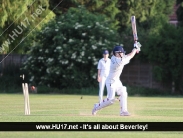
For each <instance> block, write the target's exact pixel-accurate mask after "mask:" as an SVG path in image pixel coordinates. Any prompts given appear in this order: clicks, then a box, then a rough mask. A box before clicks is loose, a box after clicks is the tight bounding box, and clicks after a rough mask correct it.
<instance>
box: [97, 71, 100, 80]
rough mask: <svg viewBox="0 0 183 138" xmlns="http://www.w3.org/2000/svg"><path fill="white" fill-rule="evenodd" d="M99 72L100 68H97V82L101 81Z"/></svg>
mask: <svg viewBox="0 0 183 138" xmlns="http://www.w3.org/2000/svg"><path fill="white" fill-rule="evenodd" d="M100 73H101V69H98V75H97V80H98V82H100V81H101V78H100Z"/></svg>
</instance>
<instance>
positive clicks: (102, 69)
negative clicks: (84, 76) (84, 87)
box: [97, 50, 111, 103]
mask: <svg viewBox="0 0 183 138" xmlns="http://www.w3.org/2000/svg"><path fill="white" fill-rule="evenodd" d="M108 57H109V51H108V50H104V51H103V58H102V59H100V60H99V62H98V66H97V69H98V77H97V80H98V82H99V103H101V102H103V94H104V87H105V85H106V79H107V76H108V75H109V69H110V64H111V60H110V59H109V58H108ZM107 97H108V96H107Z"/></svg>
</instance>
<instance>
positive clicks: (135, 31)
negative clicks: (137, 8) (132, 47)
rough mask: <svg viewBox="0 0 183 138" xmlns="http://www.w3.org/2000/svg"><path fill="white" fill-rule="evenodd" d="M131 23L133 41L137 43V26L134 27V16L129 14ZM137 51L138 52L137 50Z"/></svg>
mask: <svg viewBox="0 0 183 138" xmlns="http://www.w3.org/2000/svg"><path fill="white" fill-rule="evenodd" d="M131 23H132V32H133V39H134V42H135V43H137V41H138V36H137V28H136V19H135V16H131ZM137 53H139V51H138V52H137Z"/></svg>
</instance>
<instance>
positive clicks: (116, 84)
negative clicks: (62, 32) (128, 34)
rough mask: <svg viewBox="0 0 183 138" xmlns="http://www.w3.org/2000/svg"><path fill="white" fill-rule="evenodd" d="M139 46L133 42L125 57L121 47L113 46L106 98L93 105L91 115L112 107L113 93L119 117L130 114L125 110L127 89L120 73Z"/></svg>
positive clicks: (138, 49)
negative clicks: (116, 101) (117, 100)
mask: <svg viewBox="0 0 183 138" xmlns="http://www.w3.org/2000/svg"><path fill="white" fill-rule="evenodd" d="M140 47H141V44H140V43H139V42H135V44H134V48H133V50H132V52H131V53H129V54H127V55H125V51H124V49H123V47H122V46H115V47H114V49H113V56H112V57H111V65H110V72H109V75H108V77H107V80H106V86H107V92H108V97H107V98H106V99H104V100H103V102H102V103H96V104H94V108H93V110H92V114H93V115H95V114H96V113H97V111H98V110H100V109H102V108H104V107H107V106H109V105H112V104H113V103H114V101H115V93H117V95H119V100H120V107H121V108H120V116H129V115H130V113H129V112H128V109H127V95H128V94H127V89H126V87H125V86H123V84H122V82H121V81H120V75H121V73H122V70H123V67H124V65H126V64H128V63H129V62H130V59H132V58H133V57H134V56H135V54H136V53H138V52H139V51H140Z"/></svg>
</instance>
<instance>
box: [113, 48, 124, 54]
mask: <svg viewBox="0 0 183 138" xmlns="http://www.w3.org/2000/svg"><path fill="white" fill-rule="evenodd" d="M125 52H126V51H124V49H123V47H122V46H115V47H114V49H113V54H114V55H115V53H124V54H125Z"/></svg>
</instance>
